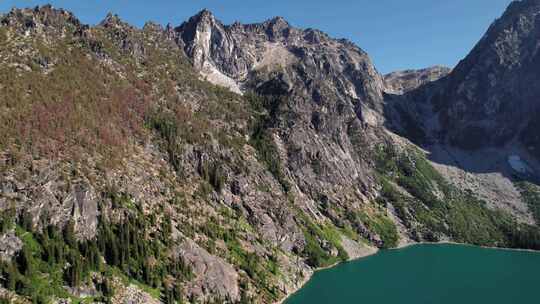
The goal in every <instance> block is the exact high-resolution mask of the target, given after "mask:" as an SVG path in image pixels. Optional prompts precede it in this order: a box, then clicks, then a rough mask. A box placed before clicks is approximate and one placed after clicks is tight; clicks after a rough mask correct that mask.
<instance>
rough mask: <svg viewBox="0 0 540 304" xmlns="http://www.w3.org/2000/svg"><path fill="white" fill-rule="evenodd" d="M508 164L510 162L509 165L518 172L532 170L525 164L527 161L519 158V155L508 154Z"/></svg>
mask: <svg viewBox="0 0 540 304" xmlns="http://www.w3.org/2000/svg"><path fill="white" fill-rule="evenodd" d="M508 164H510V167H512V169H514V170H515V171H516V172H518V173H521V174H527V173H531V172H532V170H531V168H530V167H529V165H527V163H525V162H524V161H523V160H521V157H519V155H510V156H508Z"/></svg>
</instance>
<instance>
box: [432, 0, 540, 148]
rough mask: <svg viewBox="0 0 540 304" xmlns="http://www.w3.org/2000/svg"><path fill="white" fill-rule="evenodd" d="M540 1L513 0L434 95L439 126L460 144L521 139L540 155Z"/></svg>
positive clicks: (476, 145)
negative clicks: (539, 130)
mask: <svg viewBox="0 0 540 304" xmlns="http://www.w3.org/2000/svg"><path fill="white" fill-rule="evenodd" d="M539 18H540V2H539V1H537V0H524V1H515V2H513V3H512V4H511V5H510V6H509V7H508V9H507V11H506V12H505V13H504V15H503V16H502V17H501V18H499V19H498V20H496V21H495V22H494V23H493V24H492V25H491V27H490V28H489V30H488V31H487V33H486V34H485V35H484V37H483V38H482V39H481V40H480V42H478V44H477V45H476V46H475V47H474V49H473V50H472V52H471V53H470V54H469V55H468V56H467V57H466V58H465V59H464V60H462V61H461V62H460V63H459V64H458V65H457V66H456V67H455V68H454V70H453V71H452V73H450V75H449V76H448V77H447V78H446V79H443V80H441V81H440V84H439V85H440V88H439V89H438V90H440V91H437V92H435V93H430V94H432V95H433V96H432V99H431V100H432V103H433V105H434V109H435V112H436V113H437V115H438V116H439V121H440V123H441V125H440V131H441V132H442V133H444V134H443V135H444V136H445V138H447V139H448V141H449V142H450V143H452V144H454V145H456V146H459V147H462V148H467V149H471V148H472V149H475V148H480V147H484V146H489V145H491V146H502V145H504V144H505V143H508V142H510V141H512V140H513V139H517V138H519V139H520V141H521V142H522V143H524V144H525V145H526V146H527V148H528V149H529V150H530V151H531V152H533V153H536V155H537V156H538V155H539V154H538V150H537V148H538V137H537V135H535V133H537V132H533V129H534V128H535V127H536V126H537V124H536V122H537V121H538V119H537V118H538V111H539V107H540V103H539V102H538V96H539V94H540V87H539V86H538V85H536V84H537V83H538V82H539V78H538V77H539V74H538V69H539V68H540V65H539V64H540V53H539V52H538V37H539V35H540V21H539V20H540V19H539Z"/></svg>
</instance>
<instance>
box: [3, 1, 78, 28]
mask: <svg viewBox="0 0 540 304" xmlns="http://www.w3.org/2000/svg"><path fill="white" fill-rule="evenodd" d="M0 18H1V23H2V24H3V25H11V26H18V25H19V26H20V28H21V29H25V30H26V29H35V28H36V27H37V26H38V25H39V26H42V27H44V28H48V29H50V30H59V29H62V28H65V26H66V25H68V26H75V27H80V26H81V25H82V24H81V22H80V21H79V19H77V17H75V15H74V14H73V13H71V12H70V11H67V10H65V9H57V8H54V7H53V6H52V5H50V4H47V5H43V6H36V7H34V8H23V9H19V8H13V9H12V10H11V11H10V12H9V13H7V14H5V15H2V16H0Z"/></svg>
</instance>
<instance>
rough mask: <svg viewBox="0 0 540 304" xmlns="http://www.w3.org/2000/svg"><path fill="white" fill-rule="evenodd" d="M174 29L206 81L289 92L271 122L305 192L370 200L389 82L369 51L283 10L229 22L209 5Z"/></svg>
mask: <svg viewBox="0 0 540 304" xmlns="http://www.w3.org/2000/svg"><path fill="white" fill-rule="evenodd" d="M175 31H176V33H177V35H178V36H179V40H180V45H182V46H183V47H184V49H185V51H186V54H187V55H188V56H189V57H191V59H192V60H193V65H194V67H195V68H196V69H197V70H199V71H200V73H201V75H202V76H203V77H205V78H206V79H207V80H209V81H211V82H214V83H216V84H220V85H223V86H226V87H229V88H231V87H232V90H233V91H238V90H241V91H242V92H256V93H258V94H261V95H274V96H286V97H287V98H282V99H280V100H279V101H278V102H277V104H275V105H274V106H273V107H275V113H273V115H274V116H275V117H272V119H273V121H272V126H271V127H272V128H274V129H275V132H274V136H275V137H274V140H275V141H276V143H277V145H278V147H279V148H280V153H281V154H282V160H283V161H284V162H285V167H286V168H287V169H288V170H287V171H288V173H289V174H290V175H291V176H292V177H293V178H294V180H295V182H296V183H297V184H298V187H299V190H300V191H301V192H304V193H306V194H308V195H309V196H310V197H319V196H325V195H330V194H331V195H332V196H333V197H335V198H336V199H338V197H339V196H342V197H340V198H339V199H338V200H343V201H345V200H351V199H352V198H353V197H356V198H355V199H354V200H360V201H362V200H366V199H367V198H366V195H369V193H368V192H369V191H367V190H368V189H369V188H370V187H371V186H372V180H370V176H371V174H370V173H368V171H369V169H368V165H367V164H366V160H364V159H362V157H363V156H362V155H361V150H362V148H363V147H362V144H367V141H368V138H370V137H371V138H372V139H375V136H374V135H373V133H374V132H377V130H378V129H377V127H378V126H379V125H380V124H381V123H382V121H383V118H382V115H381V114H382V107H381V105H382V92H383V87H384V82H383V79H382V77H381V75H380V74H379V73H378V72H377V71H376V69H375V68H374V66H373V64H372V63H371V60H370V59H369V57H368V56H367V54H366V53H365V52H364V51H362V50H361V49H360V48H358V47H356V46H355V45H353V44H352V43H350V42H348V41H345V40H336V39H332V38H330V37H328V36H327V35H326V34H324V33H322V32H320V31H318V30H314V29H307V30H302V29H297V28H294V27H292V26H290V25H289V24H288V23H287V22H286V21H285V20H284V19H283V18H280V17H276V18H273V19H271V20H268V21H266V22H263V23H260V24H247V25H243V24H239V23H235V24H232V25H227V26H225V25H223V24H221V22H219V21H218V20H216V18H215V17H214V16H213V15H212V14H211V13H210V12H208V11H202V12H201V13H199V14H198V15H196V16H195V17H192V18H191V19H190V20H189V21H188V22H186V23H184V24H182V25H181V26H180V27H178V28H176V29H175ZM215 75H220V76H219V77H214V76H215ZM218 79H219V80H218ZM222 80H226V81H222ZM233 83H234V85H233V86H231V84H233ZM344 189H346V190H345V191H347V192H349V193H348V194H347V195H349V196H350V197H349V198H346V197H345V196H344V193H345V191H343V190H344ZM362 192H365V194H361V193H362ZM359 194H360V195H359Z"/></svg>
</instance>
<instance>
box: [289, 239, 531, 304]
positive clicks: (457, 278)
mask: <svg viewBox="0 0 540 304" xmlns="http://www.w3.org/2000/svg"><path fill="white" fill-rule="evenodd" d="M285 303H286V304H317V303H332V304H344V303H347V304H348V303H354V304H356V303H359V304H360V303H366V304H372V303H373V304H386V303H392V304H400V303H403V304H447V303H448V304H450V303H452V304H456V303H460V304H468V303H471V304H473V303H474V304H479V303H489V304H497V303H501V304H508V303H540V253H537V252H527V251H512V250H499V249H485V248H478V247H473V246H462V245H450V244H442V245H416V246H411V247H407V248H404V249H397V250H387V251H381V252H379V253H378V254H376V255H373V256H370V257H367V258H363V259H360V260H357V261H353V262H348V263H344V264H341V265H338V266H336V267H334V268H331V269H326V270H322V271H319V272H317V273H315V275H314V276H313V278H312V279H311V280H310V281H309V282H308V283H307V284H306V285H305V286H304V288H302V289H301V290H300V291H298V292H297V293H296V294H294V295H292V296H291V297H290V298H289V299H288V300H287V301H286V302H285Z"/></svg>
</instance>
